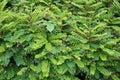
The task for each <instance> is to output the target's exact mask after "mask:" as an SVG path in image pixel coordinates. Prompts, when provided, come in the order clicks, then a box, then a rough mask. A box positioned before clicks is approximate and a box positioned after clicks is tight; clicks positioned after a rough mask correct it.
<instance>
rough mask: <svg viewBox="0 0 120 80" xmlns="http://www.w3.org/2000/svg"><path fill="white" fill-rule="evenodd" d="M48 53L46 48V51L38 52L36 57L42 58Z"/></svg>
mask: <svg viewBox="0 0 120 80" xmlns="http://www.w3.org/2000/svg"><path fill="white" fill-rule="evenodd" d="M46 54H47V52H46V51H45V50H44V51H42V52H41V53H38V54H36V55H35V58H36V59H38V58H41V57H43V56H45V55H46Z"/></svg>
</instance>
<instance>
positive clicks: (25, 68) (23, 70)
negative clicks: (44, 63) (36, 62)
mask: <svg viewBox="0 0 120 80" xmlns="http://www.w3.org/2000/svg"><path fill="white" fill-rule="evenodd" d="M27 69H28V68H27V67H22V68H21V69H20V71H19V72H18V73H17V75H22V74H23V73H24V72H25V71H26V70H27Z"/></svg>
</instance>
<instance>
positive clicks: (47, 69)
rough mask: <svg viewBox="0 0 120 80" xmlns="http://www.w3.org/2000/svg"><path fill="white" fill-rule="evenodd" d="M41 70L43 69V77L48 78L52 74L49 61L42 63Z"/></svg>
mask: <svg viewBox="0 0 120 80" xmlns="http://www.w3.org/2000/svg"><path fill="white" fill-rule="evenodd" d="M41 69H42V73H43V76H44V77H48V76H49V72H50V64H49V62H48V60H44V61H42V65H41Z"/></svg>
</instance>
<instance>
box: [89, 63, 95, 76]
mask: <svg viewBox="0 0 120 80" xmlns="http://www.w3.org/2000/svg"><path fill="white" fill-rule="evenodd" d="M95 71H96V65H95V64H91V65H90V74H91V75H94V74H95Z"/></svg>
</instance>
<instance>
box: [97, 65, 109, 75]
mask: <svg viewBox="0 0 120 80" xmlns="http://www.w3.org/2000/svg"><path fill="white" fill-rule="evenodd" d="M97 70H98V71H99V72H100V73H102V74H103V75H105V76H109V75H110V74H111V73H110V72H109V71H108V70H107V69H106V68H104V67H97Z"/></svg>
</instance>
